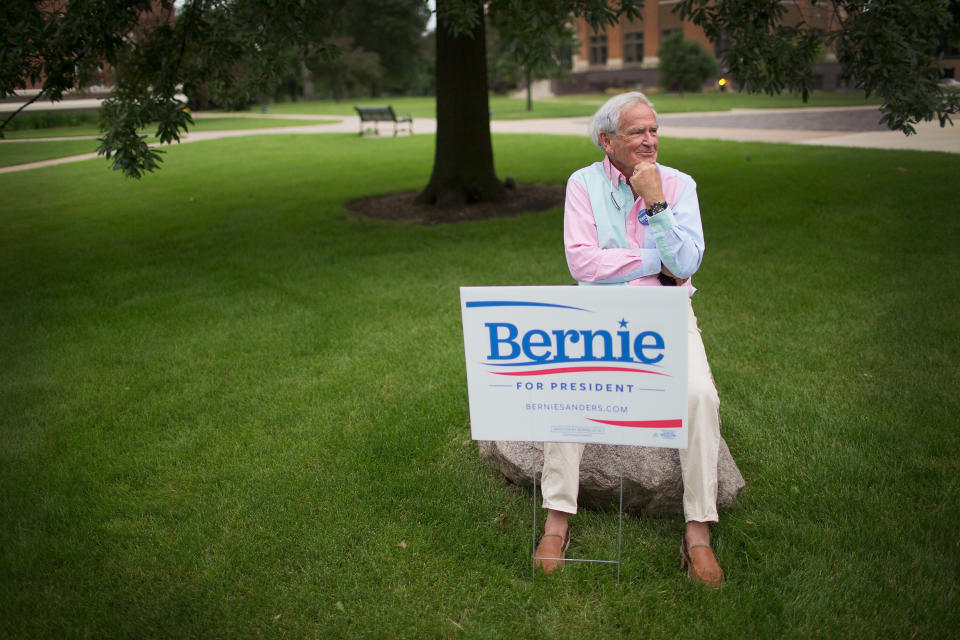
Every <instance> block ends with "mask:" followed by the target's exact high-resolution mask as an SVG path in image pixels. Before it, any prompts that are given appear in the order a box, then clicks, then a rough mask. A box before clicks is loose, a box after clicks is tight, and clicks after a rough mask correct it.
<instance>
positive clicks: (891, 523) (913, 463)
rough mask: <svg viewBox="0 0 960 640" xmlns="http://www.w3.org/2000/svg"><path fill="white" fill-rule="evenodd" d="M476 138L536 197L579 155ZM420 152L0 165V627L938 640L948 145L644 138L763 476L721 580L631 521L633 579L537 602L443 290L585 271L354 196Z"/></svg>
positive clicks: (184, 154) (949, 525)
mask: <svg viewBox="0 0 960 640" xmlns="http://www.w3.org/2000/svg"><path fill="white" fill-rule="evenodd" d="M494 142H495V154H496V159H497V167H498V171H499V173H500V175H504V176H505V175H511V176H514V177H515V178H516V179H517V180H518V181H520V182H546V183H560V182H562V181H563V180H565V179H566V177H567V176H568V175H569V174H570V172H572V171H573V170H574V169H576V168H578V167H580V166H582V165H584V164H586V163H588V162H591V161H593V160H595V159H596V158H597V152H596V149H595V148H593V147H592V146H591V144H590V143H589V141H587V140H585V139H581V138H568V137H560V136H496V137H495V138H494ZM432 152H433V138H432V137H431V136H414V137H400V138H389V139H363V140H357V138H356V136H355V135H352V134H344V135H342V136H341V135H329V136H315V137H311V138H310V140H309V144H305V142H304V138H303V137H298V136H286V135H277V136H265V137H256V138H245V139H241V138H237V139H225V140H218V141H212V142H202V143H194V144H190V145H182V146H178V147H173V148H171V149H170V150H169V153H168V154H167V156H166V162H165V163H164V168H163V170H162V171H160V172H158V173H157V174H152V175H148V176H146V177H145V178H143V179H142V180H140V181H132V180H125V179H123V178H122V177H121V176H120V175H119V174H117V173H113V172H111V171H109V170H107V168H106V167H105V166H104V163H103V161H102V160H93V161H89V162H81V163H77V164H70V165H63V166H59V167H52V168H47V169H38V170H33V171H29V172H23V173H15V174H6V175H0V189H2V191H3V193H4V194H5V195H4V205H3V207H0V223H2V227H0V228H2V229H3V231H2V233H0V272H2V273H3V274H4V276H5V277H4V278H3V279H2V280H0V309H2V313H0V362H2V363H3V366H2V367H0V438H2V442H3V445H2V447H0V637H3V638H54V637H56V638H61V637H69V638H73V637H96V638H119V637H126V638H130V637H133V638H178V639H179V638H210V637H214V638H227V637H242V638H251V637H290V638H306V637H320V638H328V637H329V638H332V637H385V638H387V637H405V638H422V637H465V638H500V637H519V638H523V637H545V638H553V637H556V638H592V637H597V638H608V637H610V638H620V637H623V638H636V637H643V638H676V637H697V638H709V637H728V638H740V637H761V638H776V639H780V638H809V637H822V638H837V637H856V638H879V637H883V638H887V637H896V638H899V637H920V638H934V637H951V636H953V635H954V634H955V633H956V629H957V628H958V624H960V614H958V607H957V605H958V602H960V599H958V595H960V593H958V585H957V580H956V576H957V569H958V567H960V545H958V543H957V541H956V535H955V530H956V529H957V526H958V524H960V516H958V515H957V511H956V505H957V504H958V503H960V479H958V478H960V462H958V458H957V453H956V452H957V450H958V447H960V437H958V429H957V416H958V415H960V402H958V399H957V393H956V389H957V387H958V385H960V370H958V367H957V365H956V362H957V359H958V357H960V335H958V334H960V331H958V323H957V321H956V318H957V316H958V313H960V290H958V289H960V284H958V283H960V277H958V276H960V254H958V252H957V251H956V246H957V244H958V241H960V222H958V218H957V216H956V215H955V211H954V209H955V193H954V191H955V188H954V186H953V184H954V182H955V176H956V175H957V174H958V172H960V158H958V157H957V156H956V155H950V154H938V153H919V152H892V151H874V150H846V149H826V148H814V147H811V148H807V147H793V146H786V145H768V144H746V143H719V142H700V141H691V140H671V139H669V138H665V139H663V140H662V142H661V160H662V161H663V162H664V163H666V164H669V165H673V166H676V167H679V168H682V169H683V170H685V171H688V172H690V173H691V174H692V175H694V176H695V177H696V179H697V181H698V185H699V191H700V198H701V206H702V210H703V216H704V227H705V232H706V238H707V253H706V256H705V260H704V264H703V267H702V269H701V272H700V273H698V274H697V275H696V276H695V281H696V284H697V287H698V289H699V291H698V293H697V295H696V296H695V301H694V302H695V305H696V307H697V312H698V316H699V320H700V325H701V328H702V330H703V334H704V340H705V343H706V347H707V351H708V354H709V356H710V363H711V366H712V369H713V373H714V376H715V378H716V381H717V385H718V388H719V390H720V396H721V400H722V407H721V412H722V417H723V429H724V437H725V439H726V441H727V443H728V444H729V446H730V448H731V451H732V452H733V456H734V458H735V459H736V461H737V463H738V465H739V466H740V469H741V471H742V472H743V475H744V476H745V478H746V481H747V489H746V491H745V493H744V494H743V495H742V496H741V499H740V501H739V503H738V505H737V506H736V507H735V508H734V509H733V510H732V511H728V512H725V513H723V514H721V522H720V524H719V525H717V526H716V527H715V528H714V541H715V545H716V549H717V552H718V555H719V557H720V559H721V561H722V562H723V565H724V568H725V569H726V571H727V575H728V583H727V585H726V586H724V588H723V589H721V590H719V591H709V590H706V589H703V588H701V587H698V586H696V585H693V584H691V583H690V582H689V581H688V580H687V579H686V577H685V576H684V574H683V573H682V572H681V571H680V568H679V555H678V552H677V545H678V541H679V535H680V532H681V530H682V526H683V523H682V522H681V519H680V518H662V517H646V518H632V517H631V518H628V519H626V521H625V525H624V548H623V553H624V566H623V569H622V576H623V579H622V581H621V583H620V584H617V582H616V580H615V575H616V572H615V570H613V569H611V568H609V567H597V566H584V565H571V566H568V568H567V569H566V570H565V571H564V572H563V573H562V574H561V575H558V576H553V577H551V578H549V579H538V580H537V581H536V582H535V583H531V580H530V570H529V567H530V559H529V550H530V517H531V505H530V496H529V493H528V492H527V491H525V490H518V489H516V488H514V487H512V486H510V485H507V484H506V483H505V482H504V481H503V479H502V478H501V477H500V476H499V475H498V474H497V473H495V472H493V471H491V470H490V469H488V468H486V467H485V466H484V465H483V464H482V463H481V462H480V461H479V460H478V459H477V455H476V446H475V445H474V444H473V443H471V442H470V441H469V438H470V435H469V425H468V411H467V409H468V407H467V398H466V392H465V376H464V372H463V347H462V342H461V335H460V331H461V329H460V316H459V295H458V287H460V286H462V285H533V284H567V283H569V282H570V277H569V274H568V273H567V270H566V265H565V263H564V259H563V250H562V234H561V219H562V211H561V210H560V208H559V207H558V208H556V209H553V210H550V211H546V212H541V213H530V214H525V215H522V216H519V217H516V218H510V219H504V218H501V219H495V220H489V221H483V222H470V223H460V224H456V225H437V226H432V227H421V226H417V225H413V224H398V223H386V222H379V221H371V220H367V219H363V218H359V217H356V216H354V215H353V214H351V213H349V212H347V211H346V210H345V209H344V206H343V205H344V203H345V202H346V201H348V200H350V199H353V198H359V197H362V196H366V195H371V194H375V193H385V192H391V191H397V190H412V189H417V188H419V187H422V186H423V185H424V184H425V183H426V180H427V177H428V172H429V168H430V166H431V163H432ZM546 159H549V161H547V160H546ZM904 194H910V199H911V201H912V206H910V207H907V208H903V207H899V208H898V207H893V206H892V204H891V203H897V202H903V197H904ZM573 526H574V540H573V543H572V546H571V553H572V554H585V553H590V552H593V551H595V550H596V551H603V550H604V549H603V543H602V542H601V541H607V545H608V546H607V547H606V549H609V550H611V552H613V551H615V540H616V537H615V536H616V527H617V517H616V514H615V513H608V512H596V511H588V512H585V513H583V514H582V515H579V516H577V517H576V519H575V520H574V521H573ZM595 547H597V548H596V549H595Z"/></svg>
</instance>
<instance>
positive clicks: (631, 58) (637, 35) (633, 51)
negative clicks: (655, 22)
mask: <svg viewBox="0 0 960 640" xmlns="http://www.w3.org/2000/svg"><path fill="white" fill-rule="evenodd" d="M623 61H624V62H643V32H642V31H633V32H631V33H625V34H623Z"/></svg>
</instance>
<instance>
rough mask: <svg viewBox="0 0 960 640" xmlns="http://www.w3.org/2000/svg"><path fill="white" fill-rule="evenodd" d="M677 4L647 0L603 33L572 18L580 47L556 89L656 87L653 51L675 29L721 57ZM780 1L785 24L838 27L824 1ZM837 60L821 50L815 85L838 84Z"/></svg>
mask: <svg viewBox="0 0 960 640" xmlns="http://www.w3.org/2000/svg"><path fill="white" fill-rule="evenodd" d="M678 4H679V0H660V1H659V2H658V1H656V0H647V1H646V2H645V3H644V7H643V10H642V14H643V15H642V16H641V18H640V19H637V20H623V21H621V22H620V23H618V24H616V25H613V26H608V27H605V28H604V29H602V30H601V31H594V30H593V29H591V28H590V26H589V25H588V24H587V22H586V21H585V20H584V19H582V18H577V19H575V20H574V23H573V24H574V27H575V28H576V31H577V39H578V40H579V42H580V49H579V51H578V52H577V53H576V54H575V55H574V57H573V68H572V73H571V74H570V76H571V78H568V79H565V80H554V81H553V83H552V89H553V91H554V93H558V94H565V93H587V92H596V91H603V90H605V89H608V88H628V87H629V88H642V87H650V86H656V84H657V80H658V73H657V65H658V63H659V60H658V58H657V51H658V50H659V49H660V43H661V42H662V41H663V39H664V38H666V37H667V36H669V35H671V34H672V33H675V32H680V33H682V34H683V37H684V39H686V40H695V41H697V42H699V43H701V44H702V45H703V46H704V47H705V48H706V49H707V50H708V51H711V52H713V54H714V55H715V56H716V57H717V58H718V59H720V53H721V52H722V50H723V46H724V43H723V42H710V40H709V39H708V38H707V36H706V35H705V34H704V33H703V30H702V29H701V28H700V27H698V26H696V25H694V24H693V23H691V22H689V21H686V20H681V19H680V16H679V15H678V14H677V13H675V12H674V9H675V8H676V7H677V5H678ZM784 4H785V6H786V8H787V12H786V15H785V16H784V20H785V22H786V23H788V24H790V23H797V22H799V21H800V20H803V21H805V22H806V23H807V24H811V25H814V26H817V27H820V28H822V29H825V30H826V29H834V28H836V22H835V20H836V18H835V16H834V15H833V12H832V10H831V8H830V7H829V6H827V5H826V3H817V4H816V5H813V6H811V3H810V0H791V1H790V2H785V3H784ZM835 60H836V58H835V56H834V55H833V54H832V52H830V51H827V52H826V53H825V56H824V60H823V61H822V62H820V63H819V64H818V65H817V69H816V87H815V88H818V89H824V90H832V89H838V88H842V81H841V79H840V67H839V65H838V64H837V63H836V61H835ZM571 80H572V81H571Z"/></svg>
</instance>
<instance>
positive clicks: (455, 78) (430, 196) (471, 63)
mask: <svg viewBox="0 0 960 640" xmlns="http://www.w3.org/2000/svg"><path fill="white" fill-rule="evenodd" d="M471 2H473V4H474V5H475V10H476V11H478V12H479V19H478V20H477V22H476V24H475V25H474V28H473V30H472V33H464V34H461V35H459V36H454V35H452V34H451V32H450V31H449V29H448V28H447V25H446V21H445V20H444V8H445V7H444V5H445V3H446V0H438V1H437V31H436V35H437V142H436V150H435V152H434V156H433V174H432V175H431V176H430V182H429V183H428V184H427V187H426V188H425V189H424V190H423V191H422V192H421V193H420V195H419V196H418V197H417V202H420V203H424V204H436V205H438V206H440V207H454V206H459V205H463V204H467V203H472V202H491V201H496V200H502V199H503V198H505V197H506V187H505V186H504V184H503V183H502V182H501V181H500V180H498V179H497V175H496V172H495V171H494V168H493V145H492V142H491V139H490V104H489V101H488V99H487V56H486V44H485V34H484V17H483V0H471Z"/></svg>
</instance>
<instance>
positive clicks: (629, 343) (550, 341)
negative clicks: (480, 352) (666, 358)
mask: <svg viewBox="0 0 960 640" xmlns="http://www.w3.org/2000/svg"><path fill="white" fill-rule="evenodd" d="M621 322H622V323H624V324H625V323H626V321H624V320H621ZM484 326H485V327H487V329H488V330H489V332H490V355H489V356H488V358H489V359H490V360H515V359H516V358H518V357H519V356H520V354H521V352H522V353H523V355H524V356H526V357H527V358H528V362H538V363H544V362H557V363H559V362H640V363H642V364H655V363H657V362H660V361H661V360H663V349H664V342H663V336H662V335H660V334H659V333H657V332H656V331H642V332H640V333H638V334H637V335H636V336H635V337H633V338H632V339H631V334H630V332H629V331H617V332H616V336H617V339H616V340H615V339H614V337H613V336H612V335H611V334H610V332H609V331H606V330H604V329H600V330H594V329H579V330H577V329H553V330H552V331H550V332H547V331H544V330H542V329H530V330H529V331H527V332H525V333H524V334H523V337H522V338H520V341H519V343H518V342H517V338H518V337H520V331H519V329H517V326H516V325H515V324H511V323H509V322H487V323H484ZM598 340H599V342H600V344H601V349H600V352H601V355H600V356H597V354H596V350H595V347H596V345H597V341H598ZM568 345H573V346H574V349H572V350H571V351H572V352H573V353H570V352H568V349H567V347H568ZM501 346H503V347H504V348H505V349H507V348H508V349H509V350H508V351H507V352H506V353H503V352H501Z"/></svg>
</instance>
